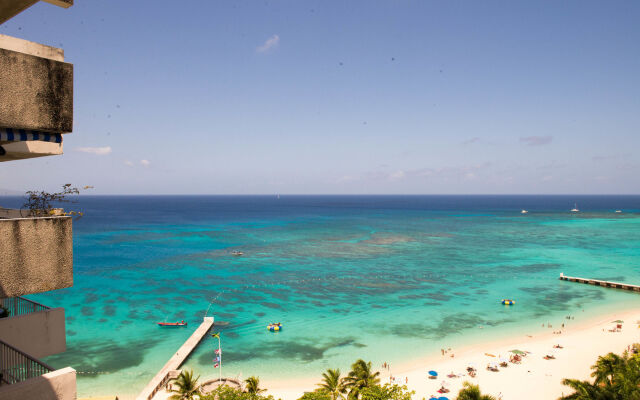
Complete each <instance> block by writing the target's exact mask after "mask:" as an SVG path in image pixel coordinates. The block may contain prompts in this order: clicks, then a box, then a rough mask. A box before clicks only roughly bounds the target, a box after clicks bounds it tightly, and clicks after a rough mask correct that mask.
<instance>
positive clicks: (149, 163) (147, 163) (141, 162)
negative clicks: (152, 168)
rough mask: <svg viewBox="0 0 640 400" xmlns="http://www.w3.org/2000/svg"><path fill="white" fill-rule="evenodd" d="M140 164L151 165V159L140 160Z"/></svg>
mask: <svg viewBox="0 0 640 400" xmlns="http://www.w3.org/2000/svg"><path fill="white" fill-rule="evenodd" d="M140 165H142V166H143V167H148V166H149V165H151V162H150V161H149V160H140Z"/></svg>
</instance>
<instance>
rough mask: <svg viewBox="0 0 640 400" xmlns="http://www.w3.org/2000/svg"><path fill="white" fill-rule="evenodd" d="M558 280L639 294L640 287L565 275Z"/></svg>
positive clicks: (561, 275)
mask: <svg viewBox="0 0 640 400" xmlns="http://www.w3.org/2000/svg"><path fill="white" fill-rule="evenodd" d="M560 280H563V281H569V282H578V283H586V284H589V285H595V286H602V287H608V288H613V289H622V290H631V291H634V292H640V286H638V285H630V284H628V283H620V282H609V281H601V280H599V279H586V278H576V277H574V276H566V275H565V274H560Z"/></svg>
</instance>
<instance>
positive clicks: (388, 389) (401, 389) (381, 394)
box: [360, 384, 416, 400]
mask: <svg viewBox="0 0 640 400" xmlns="http://www.w3.org/2000/svg"><path fill="white" fill-rule="evenodd" d="M414 394H416V392H414V391H409V390H408V389H407V387H406V386H398V385H390V384H386V385H384V386H380V385H373V386H369V387H366V388H364V389H362V390H361V391H360V398H361V399H362V400H411V397H412V396H413V395H414Z"/></svg>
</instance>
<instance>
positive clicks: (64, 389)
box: [0, 367, 78, 400]
mask: <svg viewBox="0 0 640 400" xmlns="http://www.w3.org/2000/svg"><path fill="white" fill-rule="evenodd" d="M77 398H78V394H77V392H76V371H75V370H74V369H73V368H69V367H67V368H62V369H58V370H55V371H53V372H49V373H48V374H44V375H41V376H38V377H35V378H31V379H27V380H26V381H23V382H18V383H14V384H13V385H2V386H0V399H2V400H26V399H29V400H76V399H77Z"/></svg>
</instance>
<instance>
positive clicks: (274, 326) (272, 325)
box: [267, 322, 282, 332]
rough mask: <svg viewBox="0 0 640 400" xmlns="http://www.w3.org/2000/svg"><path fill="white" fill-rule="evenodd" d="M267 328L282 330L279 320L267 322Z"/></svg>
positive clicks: (273, 330)
mask: <svg viewBox="0 0 640 400" xmlns="http://www.w3.org/2000/svg"><path fill="white" fill-rule="evenodd" d="M267 329H268V330H269V331H271V332H280V331H281V330H282V324H281V323H280V322H276V323H275V324H269V325H267Z"/></svg>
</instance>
